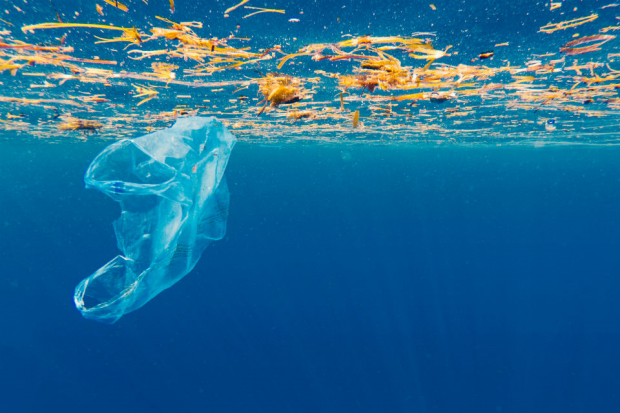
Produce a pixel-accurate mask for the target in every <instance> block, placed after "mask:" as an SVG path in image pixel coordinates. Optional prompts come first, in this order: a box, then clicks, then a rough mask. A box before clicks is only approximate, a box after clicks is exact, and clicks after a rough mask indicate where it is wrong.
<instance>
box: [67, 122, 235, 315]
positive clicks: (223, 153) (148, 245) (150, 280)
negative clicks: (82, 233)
mask: <svg viewBox="0 0 620 413" xmlns="http://www.w3.org/2000/svg"><path fill="white" fill-rule="evenodd" d="M235 142H236V139H235V137H234V136H233V135H232V134H231V133H230V132H229V131H228V130H227V129H226V127H225V126H224V125H223V124H222V123H221V122H219V121H218V120H217V119H215V118H212V117H209V118H204V117H192V118H182V119H180V120H178V121H177V122H176V123H175V125H174V126H173V127H171V128H169V129H163V130H159V131H157V132H154V133H151V134H148V135H145V136H142V137H140V138H136V139H130V140H128V139H124V140H121V141H118V142H115V143H113V144H111V145H110V146H108V147H107V148H106V149H104V150H103V151H102V152H101V153H100V154H99V155H98V156H97V157H96V158H95V159H94V160H93V162H92V163H91V164H90V166H89V167H88V170H87V171H86V176H85V178H84V180H85V182H86V187H87V188H89V187H93V188H97V189H99V190H100V191H101V192H103V193H104V194H106V195H108V196H109V197H110V198H112V199H114V200H115V201H118V202H119V203H120V205H121V208H122V213H121V216H120V217H119V218H118V219H117V220H116V221H115V222H114V230H115V233H116V238H117V241H118V248H119V249H120V250H121V251H122V254H123V255H119V256H117V257H116V258H114V259H113V260H112V261H110V262H109V263H107V264H106V265H104V266H103V267H101V268H100V269H99V270H98V271H96V272H95V273H94V274H92V275H91V276H90V277H88V278H86V279H84V280H83V281H82V282H80V283H79V284H78V286H77V287H76V288H75V295H74V301H75V306H76V307H77V309H78V310H79V311H80V312H81V313H82V315H83V316H84V317H85V318H88V319H93V320H97V321H100V322H104V323H109V324H112V323H114V322H116V321H118V319H119V318H121V317H122V316H123V315H124V314H127V313H129V312H131V311H134V310H136V309H138V308H140V307H142V306H143V305H144V304H146V303H147V302H148V301H149V300H150V299H152V298H153V297H155V296H156V295H157V294H159V293H160V292H161V291H163V290H165V289H166V288H169V287H170V286H172V285H173V284H175V283H176V282H177V281H179V280H180V279H181V278H183V277H184V276H185V275H186V274H187V273H189V272H190V271H191V270H192V269H193V268H194V266H195V265H196V263H197V262H198V260H199V259H200V256H201V254H202V252H203V251H204V249H205V248H206V247H207V246H208V245H209V244H210V243H211V241H213V240H219V239H222V238H223V237H224V234H225V232H226V220H227V218H228V203H229V194H228V188H227V186H226V181H225V178H224V170H225V169H226V164H227V162H228V158H229V156H230V153H231V150H232V148H233V146H234V144H235Z"/></svg>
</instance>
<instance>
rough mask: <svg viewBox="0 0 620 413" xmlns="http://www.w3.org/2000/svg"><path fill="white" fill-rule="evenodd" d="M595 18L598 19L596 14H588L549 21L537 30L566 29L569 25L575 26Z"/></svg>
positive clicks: (547, 31) (548, 31) (551, 31)
mask: <svg viewBox="0 0 620 413" xmlns="http://www.w3.org/2000/svg"><path fill="white" fill-rule="evenodd" d="M596 19H598V14H591V15H590V16H586V17H580V18H578V19H574V20H568V21H565V22H560V23H549V24H548V25H546V26H543V27H541V28H540V30H539V32H545V33H553V32H555V31H557V30H565V29H568V28H569V27H575V26H579V25H581V24H584V23H589V22H591V21H594V20H596Z"/></svg>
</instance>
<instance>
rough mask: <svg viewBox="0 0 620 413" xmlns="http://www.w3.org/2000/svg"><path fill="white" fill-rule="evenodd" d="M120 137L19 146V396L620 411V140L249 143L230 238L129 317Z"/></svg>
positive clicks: (9, 280)
mask: <svg viewBox="0 0 620 413" xmlns="http://www.w3.org/2000/svg"><path fill="white" fill-rule="evenodd" d="M104 146H105V143H101V142H89V143H75V142H70V143H61V144H57V145H53V144H42V143H36V142H35V143H32V142H30V143H8V142H4V143H3V144H2V150H1V151H0V165H1V171H2V174H1V177H0V194H1V196H0V211H1V218H0V228H2V230H1V231H2V232H1V234H2V236H1V237H0V262H1V263H2V264H1V267H0V268H1V270H0V271H1V272H0V306H1V307H0V308H1V311H0V328H1V333H0V411H2V412H43V411H49V412H61V411H87V412H110V411H114V412H170V411H176V412H194V411H212V412H524V411H527V412H568V413H573V412H610V413H611V412H617V411H619V410H618V409H619V408H620V375H619V374H618V371H620V354H619V352H618V348H619V346H620V300H619V299H618V297H619V294H620V277H619V276H618V268H619V264H620V256H619V254H618V253H617V251H618V234H620V219H618V210H620V196H619V195H618V193H619V191H618V187H619V186H620V166H619V165H618V162H617V159H618V157H619V156H620V149H618V148H615V147H594V146H591V147H589V146H566V147H561V146H558V147H544V148H533V147H518V146H513V147H494V146H493V147H485V146H477V147H466V146H452V147H448V146H442V147H438V146H432V145H428V146H404V145H403V146H398V147H382V146H376V147H364V146H344V145H333V146H312V145H307V146H304V145H300V144H296V145H286V146H283V147H281V148H278V147H262V146H258V145H250V144H244V143H240V144H239V145H238V146H237V147H236V148H235V151H234V152H233V156H232V158H231V160H230V164H229V167H228V169H227V179H228V183H229V187H230V192H231V209H230V217H229V221H228V233H227V236H226V238H225V239H224V240H222V241H219V242H216V243H214V244H213V245H212V246H210V247H209V248H208V249H207V250H206V252H205V254H204V255H203V258H202V260H201V261H200V262H199V263H198V265H197V267H196V269H195V270H194V271H193V272H192V273H190V274H189V275H188V276H187V277H186V278H185V279H183V280H182V281H181V282H180V283H178V284H177V285H175V286H174V287H173V288H171V289H169V290H167V291H165V292H164V293H162V294H161V295H159V296H158V297H156V298H155V299H154V300H153V301H152V302H150V303H148V304H147V305H146V306H145V307H143V308H141V309H140V310H138V311H136V312H134V313H131V314H129V315H127V316H125V317H124V318H123V319H121V320H120V321H119V322H118V323H117V324H114V325H112V326H109V325H103V324H99V323H96V322H93V321H88V320H85V319H83V318H82V317H81V316H80V314H79V313H78V312H77V311H76V310H75V308H74V307H73V302H72V294H73V288H74V287H75V285H76V284H77V283H78V282H79V281H80V280H81V279H82V278H84V277H85V276H87V275H89V274H90V273H92V272H93V271H94V270H96V269H98V268H99V267H100V266H101V265H103V264H104V263H106V262H107V261H108V260H109V259H110V258H111V257H113V256H114V255H116V254H117V250H116V248H115V238H114V235H113V231H112V226H111V222H112V221H113V219H115V218H116V216H117V214H118V205H117V204H116V203H114V202H113V201H111V200H109V199H107V198H106V197H104V196H103V195H102V194H100V193H98V192H96V191H94V190H86V189H84V188H83V184H82V176H83V173H84V170H85V168H86V166H87V165H88V163H89V162H90V160H91V159H92V158H93V157H94V156H95V155H96V154H97V153H98V152H99V151H100V150H101V149H102V148H103V147H104Z"/></svg>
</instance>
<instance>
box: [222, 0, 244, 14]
mask: <svg viewBox="0 0 620 413" xmlns="http://www.w3.org/2000/svg"><path fill="white" fill-rule="evenodd" d="M248 1H250V0H243V1H242V2H241V3H239V4H237V5H236V6H232V7H229V8H228V9H226V11H225V12H224V14H228V13H229V12H231V11H233V10H235V9H236V8H237V7H241V6H243V5H244V4H245V3H247V2H248Z"/></svg>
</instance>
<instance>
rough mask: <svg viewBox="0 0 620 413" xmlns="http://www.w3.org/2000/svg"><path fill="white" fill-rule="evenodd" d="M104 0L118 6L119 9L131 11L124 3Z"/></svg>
mask: <svg viewBox="0 0 620 413" xmlns="http://www.w3.org/2000/svg"><path fill="white" fill-rule="evenodd" d="M103 1H105V2H106V3H108V4H109V5H110V6H112V7H116V8H117V9H119V10H122V11H125V12H127V11H129V8H127V6H125V5H124V4H123V3H119V2H118V1H116V0H103Z"/></svg>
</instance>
